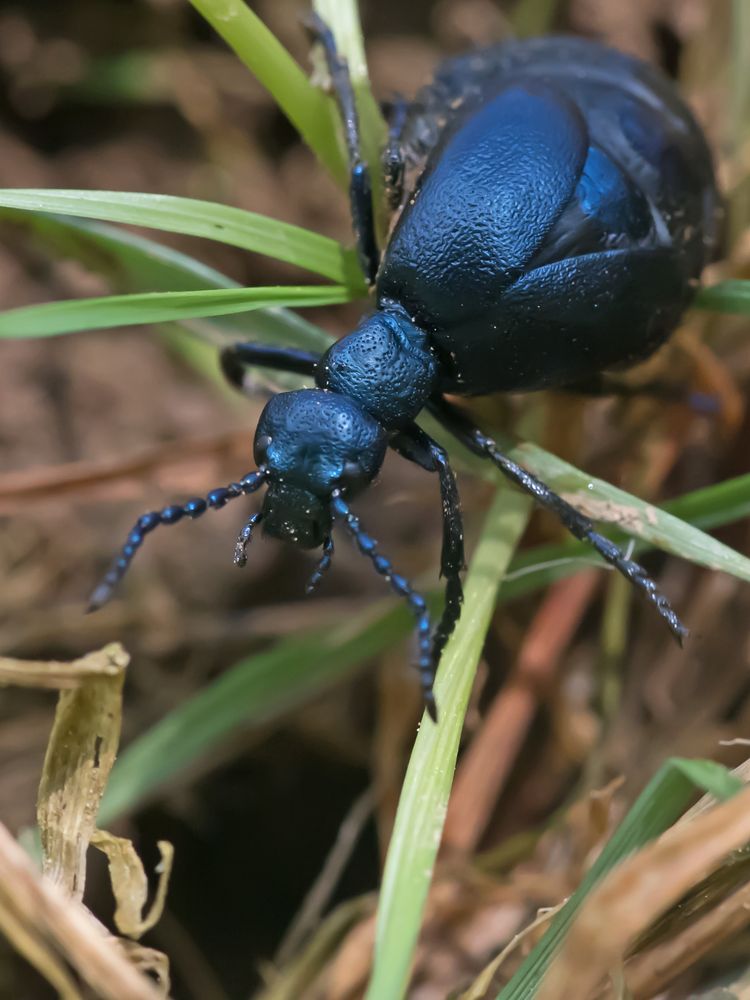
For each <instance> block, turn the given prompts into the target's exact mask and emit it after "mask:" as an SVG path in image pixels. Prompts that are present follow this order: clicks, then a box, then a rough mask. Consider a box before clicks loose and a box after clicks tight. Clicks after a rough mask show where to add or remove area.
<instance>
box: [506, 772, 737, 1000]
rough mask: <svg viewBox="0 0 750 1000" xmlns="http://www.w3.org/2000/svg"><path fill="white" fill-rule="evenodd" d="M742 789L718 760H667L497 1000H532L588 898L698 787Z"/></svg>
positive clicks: (723, 793)
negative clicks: (596, 886)
mask: <svg viewBox="0 0 750 1000" xmlns="http://www.w3.org/2000/svg"><path fill="white" fill-rule="evenodd" d="M742 787H743V784H742V781H741V780H740V779H739V778H737V777H735V776H734V775H732V774H730V773H729V771H727V769H726V768H725V767H722V766H721V765H720V764H716V763H715V762H714V761H711V760H683V759H681V758H673V759H671V760H668V761H666V762H665V763H664V764H663V765H662V766H661V767H660V768H659V770H658V771H657V773H656V774H655V775H654V777H653V778H652V779H651V781H650V782H649V783H648V785H647V786H646V788H645V789H644V790H643V792H642V793H641V794H640V795H639V797H638V799H637V800H636V801H635V803H634V804H633V806H632V808H631V809H630V812H629V813H628V814H627V816H626V817H625V819H624V820H623V821H622V823H621V824H620V825H619V827H618V828H617V830H615V832H614V833H613V834H612V837H611V838H610V840H609V841H608V843H607V845H606V846H605V848H604V850H603V851H602V853H601V854H600V855H599V857H598V858H597V859H596V861H595V862H594V864H593V865H592V866H591V868H590V869H589V871H588V872H587V874H586V876H585V878H584V879H583V881H582V882H581V885H580V886H579V887H578V889H577V890H576V891H575V892H574V893H573V895H572V896H571V897H570V899H569V900H568V901H567V903H566V904H565V906H563V908H562V909H561V910H560V912H559V913H558V914H557V915H556V916H555V917H554V918H553V920H552V922H551V923H550V926H549V929H548V930H547V933H546V934H545V935H544V937H543V938H542V939H541V941H540V942H539V943H538V944H537V945H536V947H535V948H533V949H532V951H531V952H530V954H529V955H528V957H527V958H526V959H525V960H524V961H523V963H522V965H521V967H520V968H519V969H518V971H517V972H516V974H515V975H514V976H513V978H512V979H511V981H510V982H509V983H508V984H507V986H505V987H504V988H503V989H502V990H501V991H500V993H499V994H498V998H497V1000H532V998H533V997H534V995H535V994H536V992H537V990H538V988H539V985H540V983H541V981H542V977H543V976H544V973H545V971H546V969H547V966H548V965H549V963H550V961H551V960H552V957H553V955H554V954H555V952H556V951H557V949H558V948H559V946H560V944H561V942H562V940H563V938H564V937H565V935H566V934H567V932H568V928H569V927H570V924H571V923H572V921H573V917H574V916H575V914H576V913H577V911H578V910H579V909H580V907H581V904H582V903H583V901H584V899H585V898H586V896H587V895H588V894H589V893H590V892H591V890H592V889H593V888H594V886H595V885H596V884H597V883H598V882H599V881H600V880H601V879H602V878H603V877H604V876H605V875H606V874H607V872H609V871H611V870H612V869H613V868H614V867H615V866H616V865H617V864H619V862H620V861H622V860H623V859H624V858H626V857H628V856H629V855H630V854H633V853H634V852H635V851H637V850H638V849H639V848H641V847H643V846H644V844H647V843H648V842H649V841H650V840H653V839H654V838H655V837H658V836H659V835H660V834H662V833H664V831H665V830H667V829H668V828H669V827H670V826H672V824H673V823H675V822H676V821H677V820H678V819H679V817H680V816H681V815H682V813H683V812H684V811H685V809H686V807H687V806H688V804H689V802H690V800H691V798H692V797H693V796H694V794H695V790H696V789H700V790H701V791H704V792H708V793H710V794H711V795H714V796H715V797H716V798H718V799H725V798H728V797H729V796H731V795H734V794H736V793H737V792H738V791H740V789H741V788H742Z"/></svg>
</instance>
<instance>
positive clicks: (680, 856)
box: [537, 788, 750, 1000]
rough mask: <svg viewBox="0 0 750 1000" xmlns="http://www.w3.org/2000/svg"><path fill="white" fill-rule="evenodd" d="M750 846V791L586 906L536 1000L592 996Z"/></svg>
mask: <svg viewBox="0 0 750 1000" xmlns="http://www.w3.org/2000/svg"><path fill="white" fill-rule="evenodd" d="M748 841H750V788H748V789H745V790H744V791H742V792H740V793H739V794H738V795H735V796H734V798H732V799H730V800H729V801H728V802H724V803H722V804H721V805H718V806H716V807H715V808H714V809H711V810H709V811H708V812H705V813H703V814H702V815H700V816H698V817H697V818H696V819H695V820H694V821H693V822H692V823H688V824H679V825H677V826H675V827H672V828H671V829H670V830H668V831H667V832H666V833H665V834H664V835H663V836H662V837H660V838H659V840H657V841H654V842H653V843H651V844H648V845H647V846H646V847H644V848H643V849H642V850H641V851H639V852H638V853H637V854H636V855H634V856H633V857H631V858H628V859H627V860H625V861H623V862H622V864H620V865H618V866H617V867H616V868H615V869H614V870H613V871H611V872H610V873H609V874H608V875H607V876H606V877H605V878H604V879H603V880H602V881H601V882H600V883H599V885H597V886H596V887H595V888H594V889H593V890H592V892H591V894H590V895H589V897H588V898H587V900H586V902H585V903H584V905H583V906H582V908H581V910H580V912H579V913H578V916H577V917H576V919H575V921H574V922H573V925H572V927H571V930H570V933H569V934H568V936H567V938H566V940H565V943H564V944H563V946H562V948H561V950H560V952H559V953H558V955H557V956H556V958H555V959H554V961H553V962H552V964H551V965H550V967H549V970H548V972H547V975H546V976H545V978H544V981H543V982H542V986H541V989H540V991H539V994H538V996H537V1000H570V998H571V997H576V998H580V1000H583V998H585V997H588V996H590V994H591V993H592V991H593V990H595V989H596V988H597V987H598V986H599V985H600V983H601V982H602V980H603V979H604V977H605V976H606V975H607V974H608V973H609V972H610V971H612V970H615V969H617V967H618V966H619V965H620V964H621V963H622V961H623V956H624V955H625V953H626V951H627V948H628V947H629V945H630V944H631V943H632V942H633V941H634V940H635V938H636V937H637V936H638V934H640V933H642V932H643V931H645V930H646V928H647V927H648V926H649V925H650V924H651V923H653V921H654V920H655V919H656V918H657V917H658V916H660V915H661V914H662V913H664V912H665V911H666V910H667V909H668V908H669V907H670V906H673V905H674V904H675V903H676V902H677V901H678V900H679V899H680V898H681V897H682V896H683V895H684V894H685V893H686V892H687V891H688V890H689V889H690V888H691V887H692V886H694V885H695V884H696V883H697V882H699V881H701V879H703V878H705V877H706V876H708V875H709V874H710V873H711V871H713V870H714V869H715V868H716V867H717V865H718V864H719V862H720V861H721V860H722V859H723V858H725V857H726V856H727V855H728V854H729V853H730V852H731V851H733V850H736V849H738V848H740V847H742V846H743V845H745V844H746V843H747V842H748Z"/></svg>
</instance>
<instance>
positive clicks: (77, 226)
mask: <svg viewBox="0 0 750 1000" xmlns="http://www.w3.org/2000/svg"><path fill="white" fill-rule="evenodd" d="M0 221H5V222H7V223H11V224H12V225H13V227H14V229H17V228H20V229H21V230H23V231H24V232H25V233H28V234H29V235H30V236H31V237H32V238H33V239H34V240H35V241H36V242H37V243H38V244H39V245H40V247H41V248H43V249H44V250H50V249H52V250H54V251H55V252H56V253H59V254H61V255H63V256H66V257H72V258H73V259H75V260H78V261H80V262H81V263H82V264H84V265H85V266H86V267H87V268H89V270H91V271H94V272H95V273H96V274H100V275H102V276H103V277H105V278H106V279H107V280H108V281H109V282H110V283H111V284H112V286H113V287H114V288H115V289H116V290H117V291H119V292H131V291H133V292H135V291H138V292H189V291H199V290H200V289H205V288H240V287H242V286H241V285H240V284H239V283H238V282H236V281H233V280H232V278H228V277H227V276H226V275H225V274H222V273H221V272H220V271H217V270H216V269H215V268H213V267H209V266H208V265H207V264H204V263H203V262H202V261H199V260H196V259H195V258H194V257H190V256H189V255H188V254H185V253H182V252H181V251H180V250H174V249H173V248H172V247H168V246H165V245H164V244H163V243H157V242H156V241H154V240H151V239H149V238H148V237H146V236H141V235H140V234H139V233H133V232H130V231H129V230H127V229H121V228H120V227H119V226H110V225H108V224H107V223H106V222H97V221H95V220H93V219H80V218H75V217H73V216H61V215H46V214H44V213H41V212H21V211H18V210H16V209H11V208H0ZM209 319H210V322H206V321H201V323H194V322H191V321H187V322H186V324H183V325H186V326H187V327H188V328H189V329H191V330H195V332H196V333H197V334H199V335H203V336H204V337H205V339H206V340H207V341H208V342H210V343H214V344H215V343H221V342H223V341H224V340H228V339H230V338H231V339H233V340H236V339H238V338H242V339H246V340H262V341H264V342H266V343H279V344H284V345H286V346H289V347H302V348H306V349H307V350H311V351H320V352H321V353H322V352H323V351H325V350H326V349H327V348H328V347H330V345H331V343H332V342H333V338H332V337H331V336H330V334H327V333H325V332H324V331H323V330H321V329H320V327H319V326H315V325H314V324H313V323H310V322H308V320H306V319H303V318H302V317H301V316H299V315H298V314H297V313H294V312H291V311H290V310H288V309H285V308H284V307H283V306H272V307H270V308H268V309H259V310H257V311H255V312H253V315H252V319H248V318H247V317H243V316H228V317H210V318H209ZM207 347H208V344H207ZM212 357H214V359H215V354H214V352H212Z"/></svg>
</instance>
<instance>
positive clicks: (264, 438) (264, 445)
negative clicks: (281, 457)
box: [253, 434, 273, 465]
mask: <svg viewBox="0 0 750 1000" xmlns="http://www.w3.org/2000/svg"><path fill="white" fill-rule="evenodd" d="M272 441H273V438H272V437H271V436H270V434H260V435H259V436H258V437H257V438H256V439H255V447H254V449H253V450H254V452H255V461H256V462H257V463H258V465H262V464H263V463H264V462H265V460H266V457H267V453H268V449H269V448H270V446H271V442H272Z"/></svg>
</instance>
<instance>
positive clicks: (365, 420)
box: [255, 389, 387, 548]
mask: <svg viewBox="0 0 750 1000" xmlns="http://www.w3.org/2000/svg"><path fill="white" fill-rule="evenodd" d="M386 446H387V436H386V433H385V431H384V430H383V428H382V427H381V426H380V424H379V423H378V422H377V421H376V420H374V419H373V418H372V417H371V416H370V415H369V414H367V413H365V412H364V410H362V409H360V408H359V407H358V406H357V404H356V403H354V402H352V401H351V400H350V399H347V398H346V397H345V396H341V395H339V394H338V393H334V392H327V391H325V390H323V389H300V390H298V391H296V392H285V393H281V394H279V395H278V396H273V397H272V398H271V399H270V400H269V401H268V403H267V405H266V407H265V409H264V410H263V413H262V414H261V417H260V420H259V421H258V429H257V431H256V433H255V460H256V462H257V463H258V465H259V466H264V467H265V468H266V469H267V470H268V472H267V481H268V492H267V493H266V496H265V500H264V503H263V526H264V531H265V533H266V534H269V535H272V536H274V537H275V538H281V539H285V540H286V541H290V542H294V543H295V544H296V545H299V546H301V547H303V548H314V547H315V546H317V545H320V544H321V543H322V542H323V539H324V538H325V536H326V535H327V534H328V533H329V531H330V526H331V514H330V509H329V508H330V496H331V493H332V492H333V491H334V490H335V489H341V490H342V491H344V492H345V493H346V494H347V495H348V496H354V495H355V494H356V493H358V492H360V491H361V490H363V489H365V487H367V486H368V485H369V484H370V483H371V482H372V480H373V479H374V478H375V476H376V475H377V473H378V471H379V469H380V466H381V465H382V463H383V457H384V455H385V449H386Z"/></svg>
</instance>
